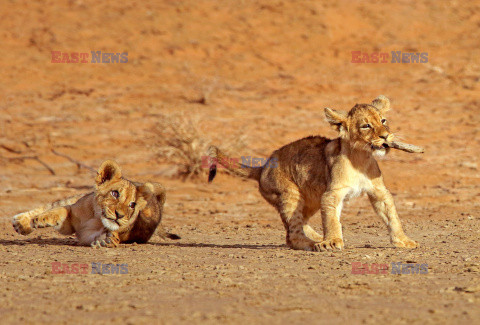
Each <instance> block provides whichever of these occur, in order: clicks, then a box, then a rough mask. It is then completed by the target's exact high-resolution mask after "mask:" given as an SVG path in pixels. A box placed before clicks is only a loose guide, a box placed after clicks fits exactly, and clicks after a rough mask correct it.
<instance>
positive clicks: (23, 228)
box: [12, 214, 33, 235]
mask: <svg viewBox="0 0 480 325" xmlns="http://www.w3.org/2000/svg"><path fill="white" fill-rule="evenodd" d="M12 224H13V228H14V229H15V231H16V232H18V233H19V234H21V235H28V234H29V233H31V232H32V231H33V229H32V224H31V219H30V218H29V217H27V216H25V215H24V214H17V215H16V216H14V217H13V220H12Z"/></svg>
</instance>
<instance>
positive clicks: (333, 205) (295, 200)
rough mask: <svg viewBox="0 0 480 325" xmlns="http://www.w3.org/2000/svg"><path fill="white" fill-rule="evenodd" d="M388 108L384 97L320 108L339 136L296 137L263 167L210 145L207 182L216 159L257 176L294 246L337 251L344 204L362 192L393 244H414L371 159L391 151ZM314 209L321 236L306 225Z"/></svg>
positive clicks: (245, 174)
mask: <svg viewBox="0 0 480 325" xmlns="http://www.w3.org/2000/svg"><path fill="white" fill-rule="evenodd" d="M389 109H390V101H389V100H388V98H386V97H385V96H379V97H377V98H376V99H375V100H373V102H372V103H371V104H356V105H355V106H354V107H353V108H352V109H351V110H350V112H348V113H343V112H337V111H335V110H332V109H330V108H325V115H326V117H327V121H328V122H329V123H330V125H331V126H332V127H333V128H335V129H336V130H337V131H338V132H339V137H338V138H336V139H333V140H331V139H327V138H324V137H320V136H310V137H307V138H303V139H300V140H297V141H295V142H292V143H290V144H287V145H286V146H284V147H282V148H280V149H278V150H276V151H274V152H273V154H272V155H271V156H270V160H272V161H275V162H276V164H268V163H267V164H265V165H264V166H263V167H249V166H245V165H242V164H239V163H237V162H235V161H234V160H232V159H230V158H228V157H227V156H225V155H224V154H223V153H222V152H221V151H220V150H219V149H218V148H217V147H214V146H212V147H210V149H209V155H210V157H212V158H213V159H212V165H211V167H210V175H209V181H212V180H213V178H214V177H215V174H216V164H217V162H218V163H220V164H222V165H224V166H225V167H226V168H227V169H230V170H231V171H232V172H234V173H235V174H237V175H239V176H242V177H246V178H252V179H255V180H257V181H258V182H259V189H260V193H261V194H262V196H263V197H264V198H265V200H267V201H268V202H269V203H270V204H271V205H273V206H274V207H275V208H276V209H277V211H278V212H279V213H280V216H281V218H282V221H283V225H284V226H285V229H286V231H287V236H286V240H287V245H288V246H289V247H291V248H294V249H301V250H311V251H323V250H331V249H342V248H343V247H344V243H343V236H342V226H341V224H340V214H341V211H342V207H343V202H344V201H345V200H346V199H349V198H352V197H356V196H359V195H360V194H362V193H364V192H365V193H367V195H368V198H369V199H370V202H371V204H372V206H373V208H374V210H375V211H376V213H377V214H378V215H379V216H380V217H381V218H382V220H383V221H384V222H385V224H386V225H387V228H388V231H389V234H390V240H391V242H392V243H393V245H395V246H397V247H408V248H415V247H418V246H419V244H418V243H417V242H416V241H413V240H412V239H410V238H408V237H407V236H406V235H405V233H404V232H403V229H402V225H401V223H400V220H399V218H398V215H397V211H396V209H395V204H394V202H393V197H392V195H391V194H390V192H389V191H388V190H387V188H386V187H385V184H384V182H383V177H382V173H381V171H380V168H379V166H378V164H377V161H376V160H375V158H374V156H381V155H385V154H386V153H387V152H388V151H389V149H390V148H388V146H387V145H386V141H391V140H392V139H393V134H392V133H390V130H389V127H388V123H387V120H386V119H385V118H384V115H385V112H387V111H388V110H389ZM232 162H233V163H232ZM319 209H320V210H321V214H322V221H323V236H322V235H320V234H318V233H317V232H315V231H314V230H313V229H312V228H311V227H310V226H309V225H308V220H309V219H310V217H311V216H313V215H314V214H315V213H316V212H317V211H318V210H319Z"/></svg>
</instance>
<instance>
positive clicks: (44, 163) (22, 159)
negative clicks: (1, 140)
mask: <svg viewBox="0 0 480 325" xmlns="http://www.w3.org/2000/svg"><path fill="white" fill-rule="evenodd" d="M0 158H3V159H7V160H20V161H25V160H27V159H31V160H35V161H37V162H38V163H39V164H41V165H42V166H43V167H45V168H46V169H47V170H48V171H49V172H50V174H52V175H56V174H55V171H54V170H53V168H52V167H50V166H49V165H47V163H46V162H44V161H43V160H41V159H40V158H38V156H21V157H3V156H0Z"/></svg>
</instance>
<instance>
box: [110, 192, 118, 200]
mask: <svg viewBox="0 0 480 325" xmlns="http://www.w3.org/2000/svg"><path fill="white" fill-rule="evenodd" d="M110 194H112V196H113V197H114V198H116V199H118V197H119V196H120V193H118V191H111V192H110Z"/></svg>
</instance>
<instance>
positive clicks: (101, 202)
mask: <svg viewBox="0 0 480 325" xmlns="http://www.w3.org/2000/svg"><path fill="white" fill-rule="evenodd" d="M164 203H165V189H164V188H163V186H162V185H160V184H157V183H145V184H140V183H134V182H131V181H129V180H126V179H125V178H123V177H122V172H121V170H120V167H119V166H118V165H117V163H116V162H114V161H111V160H107V161H105V162H104V163H103V164H102V165H101V166H100V168H99V170H98V173H97V177H96V179H95V191H94V192H92V193H89V194H86V195H85V196H83V197H80V198H78V197H74V198H71V199H67V200H63V201H59V202H55V203H52V204H50V205H48V206H46V207H42V208H37V209H34V210H31V211H28V212H24V213H20V214H17V215H16V216H14V217H13V227H14V228H15V231H16V232H18V233H19V234H22V235H27V234H29V233H31V232H32V231H33V228H43V227H55V228H56V229H57V230H58V232H60V233H61V234H63V235H71V234H73V233H75V234H76V236H77V238H78V240H79V242H80V243H81V244H84V245H91V246H92V247H100V246H103V247H116V246H118V244H119V243H133V242H137V243H146V242H147V241H148V240H149V239H150V237H151V236H152V235H153V233H154V232H155V230H156V229H157V227H159V230H160V235H161V236H162V237H164V238H165V237H168V238H171V239H179V238H180V237H178V236H177V235H174V234H169V233H167V232H165V230H164V229H163V227H162V226H161V225H160V221H161V219H162V209H163V205H164ZM48 209H49V210H48Z"/></svg>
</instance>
